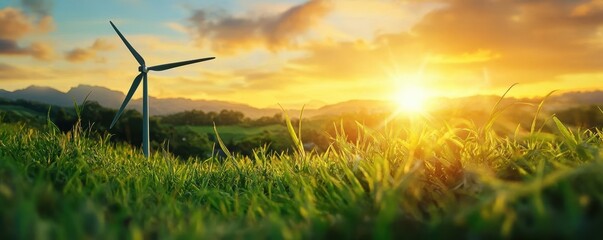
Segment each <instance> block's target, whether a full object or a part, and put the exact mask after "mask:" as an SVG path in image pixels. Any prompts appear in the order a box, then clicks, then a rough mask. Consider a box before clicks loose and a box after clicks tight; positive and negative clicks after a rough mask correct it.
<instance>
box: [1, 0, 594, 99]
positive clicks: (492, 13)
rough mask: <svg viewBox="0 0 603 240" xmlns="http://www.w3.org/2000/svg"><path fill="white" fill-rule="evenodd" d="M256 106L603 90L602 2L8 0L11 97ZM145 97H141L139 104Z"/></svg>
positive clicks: (4, 63) (4, 64)
mask: <svg viewBox="0 0 603 240" xmlns="http://www.w3.org/2000/svg"><path fill="white" fill-rule="evenodd" d="M109 20H112V21H113V22H114V23H115V24H116V25H117V27H118V28H119V29H120V30H121V32H122V33H123V34H124V35H125V36H126V37H127V38H128V40H129V41H130V43H131V44H132V45H133V46H134V47H135V48H136V49H137V50H138V52H139V53H141V55H142V56H143V57H144V58H145V60H146V62H147V63H148V65H155V64H161V63H167V62H174V61H181V60H188V59H194V58H202V57H209V56H214V57H216V59H215V60H213V61H209V62H203V63H199V64H194V65H189V66H186V67H182V68H176V69H171V70H170V71H166V72H159V73H158V72H153V73H151V74H150V75H149V81H150V82H149V88H150V94H151V95H152V96H156V97H160V98H167V97H185V98H192V99H212V100H226V101H233V102H242V103H247V104H250V105H252V106H256V107H268V106H274V105H276V104H278V103H280V104H283V105H286V106H296V105H301V104H304V103H310V104H311V105H312V104H324V103H335V102H340V101H345V100H349V99H383V100H387V99H392V98H395V96H396V95H397V94H400V93H403V92H404V88H407V87H410V88H412V87H416V86H420V87H422V88H423V89H427V90H428V91H429V93H430V94H431V95H434V96H466V95H474V94H501V93H503V92H504V90H505V89H506V88H508V87H509V86H510V85H511V84H513V83H516V82H517V83H520V84H519V85H518V86H517V87H516V88H515V89H514V90H513V91H512V92H511V95H514V96H521V97H524V96H539V95H545V94H546V93H548V92H550V91H552V90H555V89H561V90H591V89H601V88H603V0H582V1H580V0H576V1H568V0H530V1H527V0H498V1H494V0H433V1H429V0H415V1H413V0H406V1H405V0H371V1H369V0H332V1H328V0H314V1H302V0H287V1H279V0H255V1H252V0H205V1H192V0H178V1H173V0H160V1H159V0H158V1H142V0H107V1H81V0H60V1H59V0H55V1H52V0H39V1H35V0H2V1H0V88H1V89H5V90H16V89H21V88H25V87H27V86H29V85H38V86H49V87H53V88H56V89H59V90H62V91H67V90H69V88H71V87H75V86H77V85H79V84H87V85H97V86H103V87H108V88H110V89H113V90H119V91H122V92H125V91H127V90H128V88H129V87H130V84H131V82H132V80H133V79H134V77H135V76H136V75H137V67H138V65H137V63H136V61H135V60H134V58H133V57H132V56H131V55H130V53H129V52H128V51H127V49H126V47H125V46H124V45H123V44H122V43H121V42H120V40H119V38H118V36H117V35H116V34H115V32H114V31H113V29H112V28H111V26H110V25H109ZM140 94H141V92H140V91H139V92H137V94H136V95H135V98H140Z"/></svg>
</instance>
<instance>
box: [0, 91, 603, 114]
mask: <svg viewBox="0 0 603 240" xmlns="http://www.w3.org/2000/svg"><path fill="white" fill-rule="evenodd" d="M86 96H87V97H88V100H91V101H96V102H98V103H99V104H101V105H102V106H104V107H107V108H113V109H117V108H119V106H120V105H121V102H122V101H123V99H124V98H125V95H124V94H123V93H122V92H119V91H114V90H111V89H108V88H105V87H99V86H90V85H78V86H77V87H73V88H71V89H69V91H67V92H61V91H58V90H56V89H54V88H50V87H40V86H30V87H27V88H25V89H20V90H15V91H13V92H10V91H6V90H1V89H0V98H5V99H11V100H16V99H24V100H28V101H35V102H40V103H44V104H48V105H57V106H65V107H71V106H73V104H74V100H75V101H76V102H77V103H78V104H81V103H82V102H83V100H84V99H85V98H86ZM499 98H500V97H499V96H493V95H492V96H470V97H462V98H437V99H434V100H433V101H432V103H431V105H432V106H433V107H435V108H436V109H446V108H463V109H472V110H491V109H492V107H493V106H494V104H496V102H497V101H498V100H499ZM518 101H520V102H524V103H526V102H527V103H532V104H534V105H538V103H540V101H541V99H538V98H535V99H516V98H505V99H504V100H503V101H502V102H501V104H502V105H508V104H510V103H513V102H518ZM150 102H151V103H150V110H151V115H166V114H172V113H177V112H182V111H187V110H193V109H196V110H202V111H205V112H210V111H214V112H219V111H221V110H224V109H226V110H234V111H239V112H242V113H244V114H245V116H247V117H250V118H259V117H262V116H273V115H274V114H276V113H280V112H281V109H280V108H256V107H252V106H249V105H247V104H242V103H234V102H227V101H216V100H193V99H186V98H154V97H151V99H150ZM593 104H594V105H596V104H603V91H591V92H567V93H562V94H558V95H553V96H551V97H550V98H549V99H547V101H546V105H545V109H547V110H560V109H567V108H571V107H576V106H580V105H593ZM311 107H312V106H311ZM313 107H316V105H315V106H313ZM518 107H519V106H518ZM127 108H128V109H136V110H140V109H141V108H142V99H134V100H132V101H130V103H129V104H128V107H127ZM395 109H396V105H395V104H394V103H392V102H389V101H379V100H350V101H345V102H341V103H336V104H331V105H325V106H323V107H320V108H311V109H308V108H306V109H304V114H303V116H304V117H314V116H321V115H339V114H342V113H350V112H364V113H373V112H383V111H387V112H389V111H395ZM287 113H288V114H289V115H291V116H292V117H296V116H299V109H290V110H287Z"/></svg>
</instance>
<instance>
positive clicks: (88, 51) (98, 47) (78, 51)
mask: <svg viewBox="0 0 603 240" xmlns="http://www.w3.org/2000/svg"><path fill="white" fill-rule="evenodd" d="M113 49H115V44H113V43H112V42H110V41H108V40H106V39H103V38H98V39H96V40H95V41H94V43H92V45H90V46H89V47H87V48H74V49H72V50H70V51H67V52H66V53H65V59H66V60H67V61H69V62H74V63H76V62H85V61H88V60H94V59H96V60H97V62H104V59H103V58H102V57H99V56H98V52H101V51H110V50H113Z"/></svg>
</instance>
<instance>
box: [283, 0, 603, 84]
mask: <svg viewBox="0 0 603 240" xmlns="http://www.w3.org/2000/svg"><path fill="white" fill-rule="evenodd" d="M431 2H432V3H433V2H437V4H439V5H441V7H438V8H434V10H432V11H431V12H428V13H426V14H425V15H424V16H423V17H422V18H420V20H419V21H418V22H417V23H416V24H414V25H413V26H412V27H411V28H405V29H400V30H399V31H398V32H391V31H390V32H389V33H383V34H381V33H375V37H374V39H372V40H367V41H358V40H356V41H354V40H345V41H333V42H326V41H325V42H320V43H311V44H306V45H304V46H303V49H301V50H303V51H305V52H306V54H304V55H303V56H301V57H298V58H297V59H294V60H291V61H290V63H289V67H287V68H284V69H282V70H281V73H280V74H282V75H283V76H294V75H302V76H305V77H306V79H310V80H307V82H308V83H309V84H318V83H319V82H320V83H324V82H330V83H332V84H333V86H336V85H337V84H339V83H340V82H342V81H347V82H349V83H350V84H352V83H359V82H365V83H371V82H372V84H375V85H379V84H389V83H387V82H385V81H386V80H387V78H391V76H388V75H392V74H400V73H402V74H406V75H408V74H409V73H415V72H418V71H419V70H420V69H422V68H423V67H422V65H423V64H426V65H425V66H424V67H425V71H427V72H428V73H427V74H426V75H430V76H429V77H428V78H427V77H426V78H427V79H425V80H424V81H426V82H428V84H430V85H433V86H436V87H442V86H445V87H446V88H457V89H460V90H462V89H463V88H466V87H467V85H470V86H480V87H482V88H488V89H494V88H504V87H508V86H509V85H510V84H512V83H513V82H520V83H525V84H532V83H538V82H554V81H556V80H557V79H559V77H560V76H563V75H567V74H579V73H592V72H601V71H602V70H603V61H601V60H600V58H601V56H603V40H602V38H601V36H600V35H601V34H603V32H601V29H603V28H601V27H603V1H601V0H593V1H584V0H582V1H565V0H533V1H520V0H507V1H483V0H446V1H431ZM343 20H344V21H349V22H353V23H354V24H357V21H358V20H354V19H343ZM395 72H397V73H395ZM486 73H487V74H486ZM311 79H314V80H311ZM300 81H301V80H300ZM409 81H410V80H409Z"/></svg>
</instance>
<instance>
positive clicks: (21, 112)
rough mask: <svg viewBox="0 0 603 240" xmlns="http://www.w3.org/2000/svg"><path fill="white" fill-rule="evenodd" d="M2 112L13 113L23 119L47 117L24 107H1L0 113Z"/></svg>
mask: <svg viewBox="0 0 603 240" xmlns="http://www.w3.org/2000/svg"><path fill="white" fill-rule="evenodd" d="M1 112H11V113H14V114H15V115H17V116H22V117H26V118H39V117H45V115H43V114H41V113H39V112H36V111H34V110H32V109H29V108H26V107H22V106H15V105H0V113H1Z"/></svg>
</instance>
